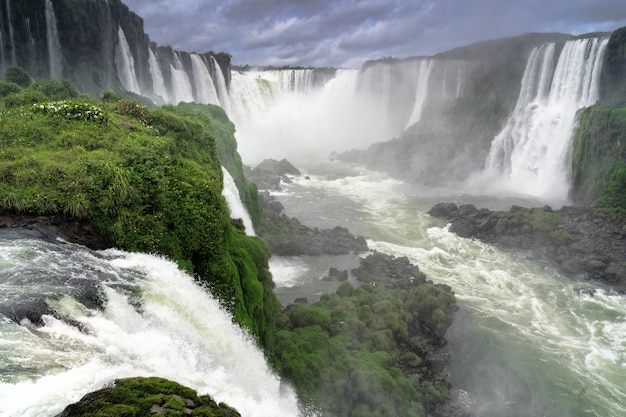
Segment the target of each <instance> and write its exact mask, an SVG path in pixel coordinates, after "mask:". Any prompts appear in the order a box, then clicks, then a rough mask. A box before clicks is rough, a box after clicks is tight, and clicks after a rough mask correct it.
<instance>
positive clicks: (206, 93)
mask: <svg viewBox="0 0 626 417" xmlns="http://www.w3.org/2000/svg"><path fill="white" fill-rule="evenodd" d="M191 66H192V71H193V80H194V86H195V91H196V101H197V102H198V103H201V104H216V105H219V104H220V101H219V98H218V96H217V91H216V90H215V85H214V84H213V79H212V78H211V73H210V72H209V69H208V68H207V67H206V64H205V63H204V61H203V60H202V57H201V56H199V55H197V54H191Z"/></svg>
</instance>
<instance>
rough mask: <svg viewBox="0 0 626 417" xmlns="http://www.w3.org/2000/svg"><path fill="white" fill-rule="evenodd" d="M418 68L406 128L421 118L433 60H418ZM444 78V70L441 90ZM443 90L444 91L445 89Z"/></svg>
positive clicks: (443, 85)
mask: <svg viewBox="0 0 626 417" xmlns="http://www.w3.org/2000/svg"><path fill="white" fill-rule="evenodd" d="M418 68H419V69H418V70H417V71H416V72H417V83H416V88H415V103H414V104H413V111H412V112H411V116H410V117H409V121H408V122H407V124H406V128H407V129H408V128H409V127H410V126H412V125H414V124H415V123H417V122H419V121H420V119H421V118H422V111H423V110H424V105H425V104H426V99H427V98H428V81H429V80H430V73H431V71H432V68H433V60H432V59H426V60H420V61H419V64H418ZM445 78H446V77H445V72H444V77H443V79H444V82H442V90H443V89H444V87H445ZM443 92H444V93H445V91H443Z"/></svg>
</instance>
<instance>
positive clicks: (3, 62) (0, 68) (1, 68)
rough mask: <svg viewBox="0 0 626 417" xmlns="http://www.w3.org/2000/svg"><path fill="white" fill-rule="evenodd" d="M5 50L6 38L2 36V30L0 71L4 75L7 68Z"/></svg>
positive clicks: (0, 31)
mask: <svg viewBox="0 0 626 417" xmlns="http://www.w3.org/2000/svg"><path fill="white" fill-rule="evenodd" d="M4 48H5V45H4V36H2V30H0V71H2V74H4V70H5V69H6V67H7V59H6V55H5V54H4Z"/></svg>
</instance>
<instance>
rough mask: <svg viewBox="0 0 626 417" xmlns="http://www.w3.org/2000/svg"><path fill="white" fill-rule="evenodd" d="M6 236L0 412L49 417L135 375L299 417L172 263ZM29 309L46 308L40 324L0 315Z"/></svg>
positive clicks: (253, 352)
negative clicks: (108, 385)
mask: <svg viewBox="0 0 626 417" xmlns="http://www.w3.org/2000/svg"><path fill="white" fill-rule="evenodd" d="M7 233H19V232H13V231H10V230H7V229H4V231H0V285H2V288H3V290H2V293H1V294H0V335H1V336H2V337H0V363H1V364H2V366H1V367H0V417H16V416H20V417H40V416H53V415H56V414H57V413H59V412H60V411H61V410H62V409H63V407H65V405H67V404H69V403H72V402H75V401H78V400H79V399H80V398H81V397H82V396H83V395H84V394H86V393H88V392H91V391H94V390H96V389H99V388H102V387H103V386H105V385H107V384H110V383H111V382H112V381H113V380H115V379H117V378H124V377H131V376H137V375H142V376H160V377H163V378H167V379H171V380H173V381H176V382H179V383H181V384H183V385H186V386H189V387H190V388H193V389H195V390H197V391H198V392H199V393H200V394H210V395H211V396H212V397H213V398H215V399H216V401H218V402H225V403H227V404H229V405H230V406H233V407H235V408H237V409H238V411H239V412H240V413H241V415H242V416H248V417H274V416H278V415H280V416H285V417H297V416H299V415H300V413H299V411H298V404H297V398H296V396H295V394H294V393H293V391H292V390H291V389H290V388H289V387H287V386H284V385H283V384H282V383H281V382H280V380H279V379H278V377H277V376H276V375H275V374H274V373H273V372H272V370H271V369H270V368H269V366H268V365H267V364H266V361H265V358H264V356H263V353H262V352H261V351H260V350H259V349H258V348H257V347H256V346H255V343H254V342H253V341H252V340H251V338H250V336H249V335H248V334H247V333H245V332H244V331H243V330H242V329H241V328H240V327H238V326H237V325H235V324H233V322H232V317H231V316H230V315H229V314H227V313H226V312H225V310H223V309H222V308H221V306H220V304H219V303H218V302H217V301H216V300H215V299H213V297H211V295H210V294H208V293H207V292H206V291H205V290H204V289H202V288H201V287H200V286H198V285H197V284H196V283H195V282H194V280H193V278H192V277H191V276H189V275H187V274H185V273H183V272H181V271H180V270H179V269H178V268H177V266H176V265H175V264H174V263H172V262H169V261H167V260H165V259H163V258H161V257H157V256H152V255H146V254H139V253H134V254H130V253H126V252H120V251H117V250H107V251H102V252H93V251H90V250H87V249H86V248H84V247H81V246H78V245H73V244H68V243H60V242H56V243H52V242H45V241H41V240H35V239H29V238H20V237H19V236H18V237H17V238H16V237H12V238H7V237H6V236H7ZM37 303H40V304H41V305H44V306H47V307H46V308H45V311H46V313H44V314H43V315H42V316H41V321H42V323H41V325H34V324H32V323H31V322H30V320H28V319H24V320H21V322H19V323H17V322H15V321H14V320H11V319H10V318H9V317H8V316H7V315H5V314H8V315H12V314H19V313H15V311H22V310H20V308H21V309H24V308H28V306H30V307H31V308H32V306H35V305H39V304H37ZM25 305H26V306H27V307H24V306H25ZM13 307H15V311H14V310H13ZM7 312H8V313H7Z"/></svg>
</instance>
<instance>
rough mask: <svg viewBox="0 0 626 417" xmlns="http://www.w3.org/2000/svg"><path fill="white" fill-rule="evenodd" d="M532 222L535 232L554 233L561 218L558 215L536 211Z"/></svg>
mask: <svg viewBox="0 0 626 417" xmlns="http://www.w3.org/2000/svg"><path fill="white" fill-rule="evenodd" d="M531 220H532V226H533V230H534V231H536V232H553V231H555V230H556V226H557V223H558V220H559V217H558V215H557V214H556V213H553V212H550V211H540V210H536V211H534V212H533V214H532V217H531Z"/></svg>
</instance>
